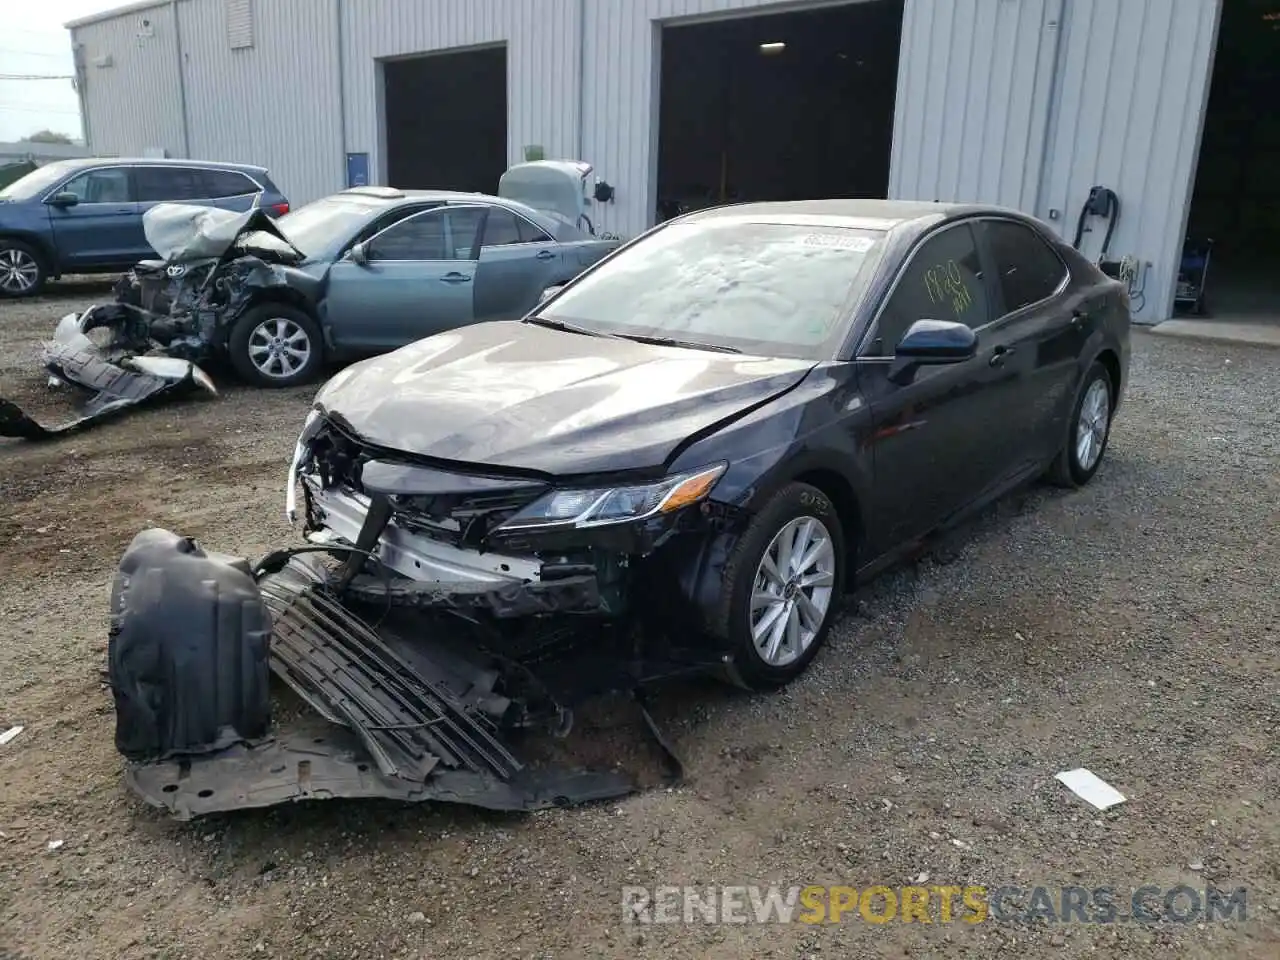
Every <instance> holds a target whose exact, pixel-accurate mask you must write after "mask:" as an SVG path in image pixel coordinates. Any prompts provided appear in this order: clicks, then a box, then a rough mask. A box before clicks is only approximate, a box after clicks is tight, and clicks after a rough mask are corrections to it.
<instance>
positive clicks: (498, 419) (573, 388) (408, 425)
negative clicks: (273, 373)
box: [316, 321, 814, 475]
mask: <svg viewBox="0 0 1280 960" xmlns="http://www.w3.org/2000/svg"><path fill="white" fill-rule="evenodd" d="M813 367H814V364H813V363H812V362H810V361H807V360H780V359H770V358H763V357H747V356H741V355H736V354H725V353H712V352H709V351H704V350H687V349H682V348H676V347H659V346H652V345H649V344H640V343H633V342H632V341H629V340H621V339H615V338H609V337H591V336H584V335H580V334H574V333H562V332H560V331H557V330H550V329H547V328H545V327H539V326H535V325H532V324H527V323H518V322H513V321H497V322H493V323H482V324H475V325H472V326H467V327H462V328H459V329H457V330H454V331H451V332H448V333H441V334H437V335H436V336H434V337H429V338H428V339H426V340H419V341H418V342H416V343H412V344H410V345H409V346H406V347H402V348H401V349H399V350H397V351H395V352H394V353H389V354H384V355H383V356H380V357H374V358H372V359H370V360H365V361H363V362H362V363H359V364H356V365H354V366H351V367H348V368H347V369H346V370H343V371H342V372H341V373H339V374H337V375H336V376H335V377H334V378H333V379H332V380H330V381H329V382H328V383H327V384H326V385H325V386H324V388H323V389H321V391H320V393H319V394H318V395H317V396H316V406H317V407H318V408H319V409H320V410H321V411H322V412H324V413H325V414H327V415H328V416H329V417H330V419H331V420H333V421H334V422H335V423H336V424H337V425H338V426H340V427H341V428H343V429H345V430H347V431H349V432H351V433H353V434H355V435H356V436H357V437H359V438H360V439H361V440H363V441H365V442H366V443H369V444H372V445H374V446H379V447H384V448H387V449H390V450H396V451H400V452H403V453H408V454H411V455H414V456H423V457H431V458H433V459H439V460H448V461H453V462H457V463H467V464H474V465H477V466H481V467H494V468H499V469H504V468H505V469H512V470H528V471H536V472H538V473H542V474H549V475H571V474H590V473H611V472H614V471H625V470H646V469H651V470H658V469H660V468H662V467H663V466H664V465H665V464H666V463H667V462H669V460H670V458H671V457H672V455H673V454H674V453H675V452H676V449H677V447H678V446H679V445H680V444H681V442H682V441H684V440H686V439H688V438H689V437H691V436H693V435H694V434H698V433H701V432H704V431H707V430H709V429H713V428H715V427H717V426H719V425H721V424H722V423H724V422H727V421H729V420H732V419H734V418H735V417H737V416H740V415H742V414H743V413H746V412H747V411H749V410H751V409H752V408H754V407H756V406H758V405H760V404H761V403H764V402H766V401H768V400H770V399H772V398H774V397H776V396H778V395H779V394H781V393H784V392H786V391H787V390H790V389H791V388H793V387H795V386H796V385H797V384H799V383H800V381H801V380H803V379H804V377H805V374H807V373H808V372H809V370H811V369H812V368H813Z"/></svg>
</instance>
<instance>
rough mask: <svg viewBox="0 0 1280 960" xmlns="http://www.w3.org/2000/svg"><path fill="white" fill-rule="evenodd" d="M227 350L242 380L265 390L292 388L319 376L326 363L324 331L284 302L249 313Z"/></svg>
mask: <svg viewBox="0 0 1280 960" xmlns="http://www.w3.org/2000/svg"><path fill="white" fill-rule="evenodd" d="M227 348H228V350H229V352H230V355H231V365H232V366H233V367H235V370H236V373H238V374H239V375H240V376H241V378H242V379H244V380H246V381H248V382H249V383H253V384H257V385H258V386H261V387H292V386H294V385H296V384H299V383H306V382H307V381H308V380H311V379H312V378H314V377H315V375H316V373H317V372H318V371H319V369H320V364H321V363H322V362H323V361H324V343H323V341H322V340H321V338H320V328H319V327H318V326H317V325H316V322H315V321H314V320H312V319H311V317H309V316H308V315H307V314H306V313H305V312H304V311H302V310H299V309H298V308H297V307H291V306H289V305H287V304H282V303H264V304H262V305H260V306H257V307H254V308H253V309H251V310H246V311H245V313H244V316H242V317H241V318H240V319H239V320H238V321H237V322H236V325H235V327H234V328H233V329H232V331H231V337H230V338H229V340H228V343H227Z"/></svg>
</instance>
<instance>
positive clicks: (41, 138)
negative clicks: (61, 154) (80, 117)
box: [27, 130, 71, 143]
mask: <svg viewBox="0 0 1280 960" xmlns="http://www.w3.org/2000/svg"><path fill="white" fill-rule="evenodd" d="M27 139H28V140H29V141H31V142H32V143H70V142H71V138H70V137H68V136H67V135H66V134H65V133H56V132H55V131H53V130H37V131H36V132H35V133H33V134H32V135H31V136H29V137H27Z"/></svg>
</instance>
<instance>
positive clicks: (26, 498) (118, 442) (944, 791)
mask: <svg viewBox="0 0 1280 960" xmlns="http://www.w3.org/2000/svg"><path fill="white" fill-rule="evenodd" d="M101 295H103V294H102V289H101V287H95V288H93V289H91V290H81V289H78V288H76V287H75V286H74V285H67V286H64V287H63V288H61V289H60V290H58V291H56V292H55V293H54V294H52V295H51V296H49V297H46V298H44V299H42V300H39V301H31V302H26V303H22V304H12V303H10V304H0V396H7V397H9V398H11V399H15V400H18V401H19V402H20V403H23V404H30V405H32V409H34V410H36V411H37V412H39V413H40V414H41V415H42V416H49V417H51V418H52V417H53V416H55V415H56V414H57V413H58V410H59V405H60V404H64V403H65V400H63V399H60V398H53V399H51V398H49V397H48V396H47V393H48V391H46V390H45V387H44V385H43V382H42V378H41V377H40V376H39V375H38V374H37V373H36V372H35V370H34V367H33V364H32V357H33V354H34V350H35V347H36V344H37V342H38V340H39V338H40V336H42V335H43V334H45V333H46V332H47V331H48V330H49V329H50V327H51V324H52V321H53V320H54V319H55V318H56V317H57V316H60V315H61V314H62V313H64V312H66V311H67V310H70V309H75V308H78V307H80V306H82V305H83V304H84V303H86V302H88V299H89V298H91V297H93V296H101ZM1132 373H1133V376H1132V385H1131V387H1130V390H1129V394H1128V398H1127V401H1126V404H1125V406H1124V408H1123V409H1122V411H1121V415H1120V418H1119V420H1118V422H1117V424H1116V428H1115V432H1114V435H1113V441H1112V445H1111V448H1110V450H1109V452H1108V457H1107V461H1106V462H1105V464H1104V465H1103V468H1102V470H1101V471H1100V473H1099V474H1098V476H1097V478H1096V479H1095V481H1094V482H1093V484H1091V485H1090V487H1089V488H1087V489H1086V490H1083V491H1079V492H1075V493H1062V492H1059V491H1053V490H1048V489H1043V488H1036V489H1033V490H1031V491H1028V492H1025V493H1021V494H1016V495H1014V496H1012V497H1010V498H1008V499H1006V500H1005V501H1003V502H1001V503H1000V504H998V505H997V506H996V507H994V508H993V509H991V510H989V511H987V513H986V515H985V516H983V517H982V518H980V519H979V520H978V521H976V522H975V523H973V524H971V525H970V526H969V527H967V528H966V529H964V530H962V531H959V532H958V533H957V534H956V535H954V536H953V537H951V538H950V539H949V541H948V542H947V543H945V544H943V545H941V546H940V547H939V548H938V549H936V550H935V551H934V552H933V553H932V554H930V555H929V556H927V557H925V558H924V559H922V560H921V561H919V562H918V563H916V564H915V565H913V566H911V567H909V568H906V569H902V570H899V571H897V572H894V573H891V574H889V575H886V576H885V577H883V578H881V579H880V580H879V581H877V582H876V583H875V584H873V585H872V586H870V587H869V588H867V589H866V590H864V591H863V592H862V593H861V594H860V595H859V597H858V598H857V602H856V603H855V604H854V605H853V609H852V610H851V612H850V613H849V614H848V615H847V616H846V617H845V618H844V619H843V620H842V622H841V623H840V624H839V625H838V627H837V629H836V631H835V632H834V635H833V637H832V641H831V643H830V644H829V646H828V648H827V649H826V650H825V651H824V653H823V654H822V656H821V657H820V658H819V660H818V662H817V663H816V664H815V667H814V669H812V670H811V671H810V672H809V673H808V675H807V676H806V677H805V678H803V679H802V680H801V681H800V682H798V683H796V684H795V685H793V686H792V687H791V688H789V689H787V690H786V691H783V692H780V693H778V694H775V695H771V696H758V697H748V696H743V695H738V694H734V693H732V692H728V691H725V690H722V689H720V688H718V687H705V686H699V687H696V688H679V689H673V690H669V691H666V692H664V693H662V694H661V695H660V696H659V697H658V699H657V701H656V705H655V711H656V714H657V716H658V719H659V721H660V722H661V723H662V724H663V725H664V726H665V727H666V728H667V730H668V732H669V734H670V736H671V739H672V740H673V742H674V744H675V746H676V749H677V751H678V752H679V753H680V754H681V755H682V756H683V758H684V760H685V763H686V766H687V769H688V773H689V775H688V779H687V781H686V782H685V784H684V785H682V786H680V787H678V788H674V789H665V788H658V789H654V790H651V791H648V792H645V793H642V794H639V795H636V796H634V797H632V798H629V799H627V800H625V801H624V802H621V803H617V804H608V805H600V806H595V807H591V808H586V809H578V810H572V811H553V812H547V813H541V814H536V815H532V816H527V817H502V816H492V815H484V814H479V813H474V812H471V811H467V810H456V809H447V808H444V807H400V806H395V805H391V804H360V803H339V802H331V803H317V804H313V805H308V806H297V807H291V808H288V809H280V810H275V811H265V812H257V813H249V814H244V815H236V816H228V817H223V818H218V819H215V820H210V821H206V822H200V823H196V824H190V825H181V824H175V823H173V822H171V821H168V820H165V819H163V818H162V817H161V816H159V815H158V814H156V813H155V812H153V811H151V810H149V809H147V808H145V807H143V806H142V805H141V804H140V803H139V802H137V801H135V800H134V799H133V798H132V797H130V796H129V795H127V794H126V793H125V791H124V789H123V788H122V785H121V762H120V758H119V757H118V755H117V754H116V753H115V751H114V749H113V745H112V725H113V715H112V709H111V704H110V699H109V697H108V695H107V693H106V692H105V691H104V690H103V688H102V686H101V684H100V682H99V669H100V668H101V667H102V665H103V652H104V650H105V612H106V589H107V584H108V581H109V578H110V574H111V571H112V569H113V566H114V563H115V561H116V559H117V558H118V556H119V554H120V552H121V550H122V549H123V548H124V546H125V544H126V543H127V541H128V539H129V537H130V536H132V534H133V533H134V532H136V531H137V530H138V529H139V528H141V527H143V526H144V525H148V524H157V523H158V524H164V525H167V526H170V527H172V528H174V529H178V530H181V531H183V532H187V533H191V534H194V535H196V536H199V537H201V538H203V539H204V540H205V541H206V542H207V543H209V544H211V545H217V546H218V547H220V548H230V549H235V550H237V551H241V552H245V553H249V554H254V553H258V552H261V551H263V550H265V549H266V548H267V547H269V546H271V545H272V544H274V543H278V542H279V541H280V540H281V539H282V538H283V537H284V536H285V533H286V528H285V526H284V524H283V521H282V520H281V519H280V512H281V502H282V489H281V480H282V474H283V468H284V463H285V458H286V456H287V455H288V452H289V450H290V449H291V446H292V442H293V439H294V437H295V435H296V431H297V429H298V426H299V424H300V422H301V418H302V415H303V412H304V411H305V408H306V405H307V400H308V396H309V391H287V392H278V393H262V392H255V391H251V390H246V389H235V388H231V389H228V390H227V391H226V392H225V393H224V395H223V396H221V397H219V398H218V399H216V400H207V401H192V402H190V403H185V404H180V405H173V406H169V407H164V408H159V409H155V410H149V411H145V412H140V413H137V414H135V415H132V416H130V417H128V418H127V419H123V420H121V421H119V422H115V423H112V424H108V425H104V426H102V427H100V428H98V429H96V430H94V431H92V432H91V433H86V434H84V435H82V436H79V437H75V438H71V439H67V440H65V441H62V442H59V443H56V444H51V445H46V446H36V445H23V444H21V443H17V442H7V441H0V571H3V573H4V581H3V584H4V585H3V588H2V589H0V730H3V729H4V728H5V727H7V726H8V725H10V724H19V723H20V724H25V725H26V730H25V731H24V732H23V733H22V734H21V735H20V736H19V737H18V738H17V739H15V740H14V741H13V742H11V743H9V744H7V745H5V746H0V956H6V957H9V956H17V957H21V958H23V960H42V958H64V957H68V956H76V957H87V958H88V957H104V958H105V957H112V958H116V957H119V958H144V957H148V958H180V957H186V958H205V960H214V958H224V957H225V958H230V957H244V956H266V957H289V958H293V957H314V958H335V960H336V958H353V960H355V958H358V960H374V958H425V957H431V956H442V955H458V956H472V957H530V958H532V957H619V958H621V957H629V958H630V957H655V958H657V957H663V958H666V957H709V958H731V957H742V956H754V957H777V958H786V957H832V956H839V957H905V956H911V957H921V956H947V957H951V956H962V957H964V956H967V957H975V958H976V957H991V956H1010V957H1012V956H1017V955H1026V954H1030V955H1036V956H1038V955H1042V954H1043V955H1050V956H1060V957H1076V956H1079V957H1084V956H1090V957H1117V958H1118V957H1139V958H1148V957H1150V958H1155V957H1157V956H1165V955H1170V954H1172V955H1177V956H1185V957H1204V958H1210V957H1213V958H1221V957H1224V956H1233V957H1257V958H1263V957H1266V958H1273V957H1275V956H1277V955H1280V887H1278V884H1280V842H1278V841H1280V816H1277V814H1278V813H1280V789H1278V786H1280V785H1278V783H1277V755H1276V740H1275V735H1274V729H1275V725H1276V723H1277V721H1280V697H1278V696H1277V692H1278V682H1277V675H1278V673H1277V667H1278V666H1280V656H1278V655H1277V652H1276V641H1277V638H1278V637H1280V606H1278V604H1277V601H1276V589H1275V585H1276V577H1275V572H1276V570H1277V569H1278V567H1280V516H1278V515H1277V503H1278V502H1280V496H1278V495H1280V476H1278V471H1277V463H1278V462H1280V430H1278V429H1277V413H1276V402H1277V399H1278V398H1280V353H1278V352H1275V351H1266V350H1251V349H1248V348H1241V347H1221V346H1214V345H1207V344H1203V343H1191V342H1179V341H1176V340H1172V339H1161V338H1157V337H1153V336H1150V335H1147V334H1144V333H1135V356H1134V363H1133V371H1132ZM62 409H63V410H64V411H65V407H64V408H62ZM601 736H602V737H605V738H609V739H610V741H611V742H614V743H616V744H617V745H618V746H619V748H620V749H624V750H625V749H629V748H630V747H631V746H632V745H634V744H643V742H644V741H643V738H642V736H641V733H640V731H639V729H638V727H637V726H636V725H635V724H634V723H632V722H631V720H630V719H629V718H628V717H626V716H622V715H620V716H619V717H618V719H617V721H616V722H614V723H612V724H611V725H609V724H606V725H605V726H604V727H603V728H602V733H601ZM1079 766H1084V767H1087V768H1089V769H1090V770H1092V771H1094V772H1095V773H1097V774H1098V775H1099V776H1101V777H1103V778H1104V779H1106V780H1107V781H1108V782H1110V783H1112V784H1114V785H1116V786H1117V787H1118V788H1119V789H1120V790H1121V791H1123V792H1124V793H1125V794H1126V796H1127V797H1128V798H1129V799H1128V802H1126V803H1125V804H1123V805H1121V806H1119V807H1116V808H1113V809H1111V810H1109V811H1107V812H1106V813H1098V812H1096V811H1094V810H1093V808H1091V807H1088V806H1087V805H1085V804H1084V803H1082V802H1081V801H1080V800H1078V799H1077V798H1076V797H1074V796H1073V795H1072V794H1070V793H1069V792H1068V791H1067V790H1066V789H1065V788H1064V787H1063V786H1062V785H1061V784H1059V783H1057V782H1056V781H1055V780H1054V779H1053V775H1054V773H1055V772H1057V771H1060V770H1063V769H1068V768H1072V767H1079ZM55 841H62V842H61V844H60V845H58V846H57V847H56V849H50V845H51V842H55ZM922 875H927V879H925V878H924V877H923V876H922ZM913 882H921V883H925V884H926V885H930V886H932V885H951V884H954V885H961V886H962V885H965V884H982V885H987V886H988V887H992V888H994V887H998V886H1000V885H1003V884H1014V885H1017V886H1020V887H1023V888H1029V887H1032V886H1035V885H1043V886H1047V887H1057V886H1059V885H1063V884H1076V885H1081V886H1084V887H1086V888H1093V887H1097V886H1103V885H1109V886H1113V887H1114V888H1116V890H1117V892H1118V893H1117V895H1118V897H1119V899H1120V900H1121V901H1122V902H1123V903H1124V904H1125V905H1126V906H1127V902H1128V897H1129V894H1130V892H1131V891H1132V890H1134V889H1136V888H1138V887H1141V886H1144V885H1148V884H1150V885H1154V886H1157V887H1161V888H1170V887H1173V886H1175V885H1177V884H1179V883H1185V884H1188V885H1190V886H1192V887H1194V888H1196V889H1202V888H1204V887H1205V886H1206V885H1207V884H1213V885H1216V886H1218V887H1220V888H1225V889H1233V888H1235V887H1237V886H1244V887H1247V889H1248V894H1247V897H1248V900H1247V904H1248V912H1247V916H1246V918H1245V919H1244V920H1239V919H1236V920H1231V921H1221V920H1218V921H1214V922H1206V923H1201V924H1198V923H1189V924H1182V923H1168V922H1162V923H1159V924H1154V925H1150V924H1135V923H1114V924H1078V923H1077V924H1052V923H1047V922H1044V921H1037V922H1035V923H1030V924H1017V923H1013V924H1010V923H997V922H987V923H981V924H967V923H949V924H945V923H933V924H928V925H926V924H921V923H918V922H917V923H903V922H900V921H894V922H891V923H887V924H883V925H880V924H872V923H868V922H866V921H864V920H862V919H859V918H858V917H857V914H856V912H855V913H853V914H850V915H849V916H848V917H846V918H845V922H842V923H839V924H827V925H819V926H813V925H806V924H803V923H790V924H758V923H748V924H740V925H710V924H706V923H693V924H672V925H657V924H653V925H635V924H624V923H623V920H622V911H621V908H620V902H621V888H622V887H623V886H624V885H632V884H636V885H644V886H657V885H666V884H676V885H679V884H696V885H709V884H730V885H743V884H769V883H776V884H780V885H783V886H790V885H793V884H798V885H804V884H827V883H832V884H848V885H852V886H856V887H858V888H863V887H866V886H869V885H873V884H886V885H889V886H898V885H902V884H908V883H913ZM1122 912H1124V911H1122ZM933 916H934V919H935V920H936V919H938V914H937V910H936V907H935V908H934V913H933ZM6 949H7V950H8V951H9V953H8V954H6V953H5V950H6Z"/></svg>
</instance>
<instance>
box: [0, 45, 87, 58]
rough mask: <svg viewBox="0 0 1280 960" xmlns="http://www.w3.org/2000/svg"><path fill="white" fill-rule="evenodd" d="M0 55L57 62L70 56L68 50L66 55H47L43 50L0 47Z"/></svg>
mask: <svg viewBox="0 0 1280 960" xmlns="http://www.w3.org/2000/svg"><path fill="white" fill-rule="evenodd" d="M0 53H12V54H13V55H14V56H15V57H53V58H54V59H57V60H65V59H66V58H67V57H69V56H70V55H71V52H70V51H69V50H68V51H67V52H66V53H49V52H48V51H43V50H18V49H15V48H14V47H0Z"/></svg>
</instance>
